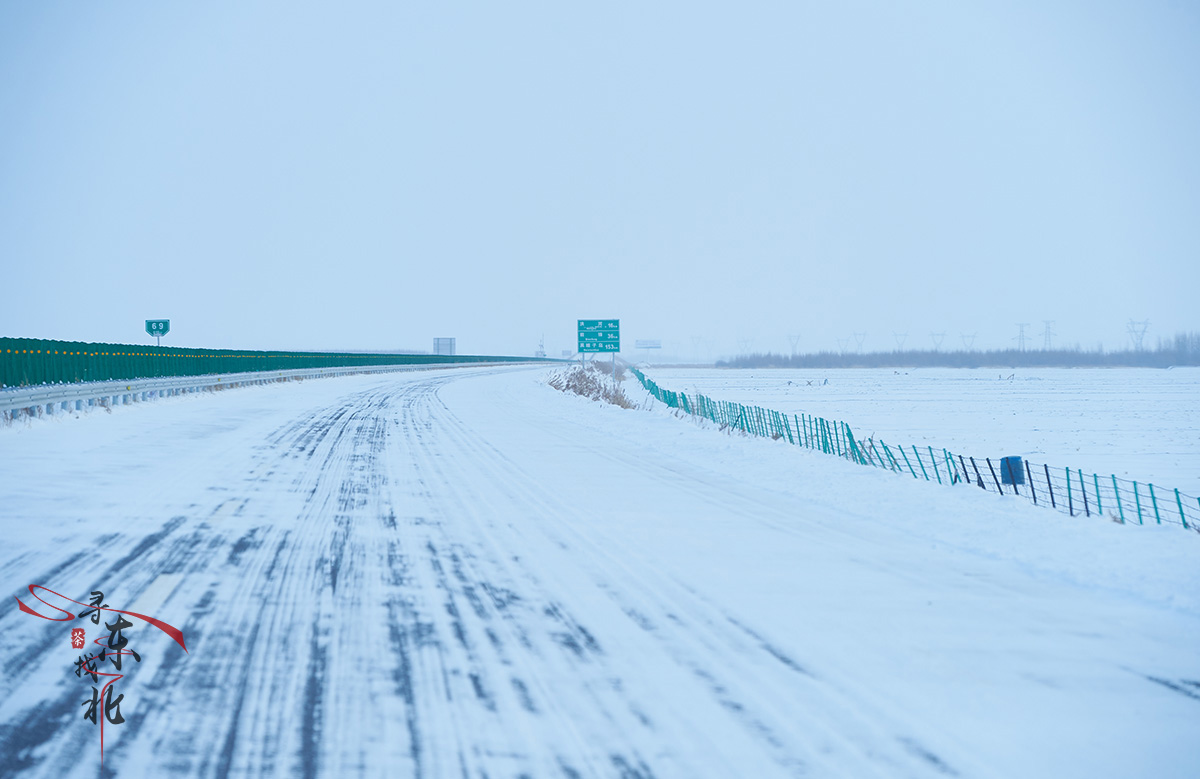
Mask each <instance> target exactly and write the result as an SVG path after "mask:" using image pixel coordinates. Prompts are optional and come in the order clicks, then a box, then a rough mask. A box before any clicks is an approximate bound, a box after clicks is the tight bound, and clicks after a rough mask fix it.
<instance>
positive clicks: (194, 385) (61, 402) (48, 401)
mask: <svg viewBox="0 0 1200 779" xmlns="http://www.w3.org/2000/svg"><path fill="white" fill-rule="evenodd" d="M529 364H530V363H525V362H467V363H434V364H424V365H373V366H359V367H346V368H297V369H294V370H286V371H249V372H246V373H217V374H210V375H207V376H172V377H169V378H157V379H132V380H127V381H93V382H79V383H76V384H39V385H37V386H34V387H12V388H8V389H2V390H0V412H3V414H4V416H5V417H7V418H8V419H10V420H11V419H13V418H15V417H16V416H18V415H19V414H20V413H21V412H22V411H24V412H25V413H27V414H29V415H30V416H36V415H37V414H38V412H39V410H41V411H44V413H46V414H55V413H58V412H60V411H70V410H71V408H72V406H73V407H74V410H75V411H82V410H83V409H84V407H85V406H87V407H95V406H97V405H101V406H103V405H112V406H122V405H129V404H130V403H140V402H143V401H147V400H153V399H155V398H161V397H169V396H174V395H183V394H186V393H191V392H200V391H202V390H206V389H211V390H216V389H231V388H233V387H244V386H249V385H256V384H267V383H270V382H276V381H288V380H291V379H319V378H325V377H329V376H347V375H350V374H354V373H395V372H401V371H420V370H437V369H445V368H476V367H483V366H493V365H529Z"/></svg>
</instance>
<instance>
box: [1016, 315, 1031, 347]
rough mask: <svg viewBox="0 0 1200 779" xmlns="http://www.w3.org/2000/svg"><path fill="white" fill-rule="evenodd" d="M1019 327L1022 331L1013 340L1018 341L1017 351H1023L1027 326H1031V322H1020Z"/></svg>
mask: <svg viewBox="0 0 1200 779" xmlns="http://www.w3.org/2000/svg"><path fill="white" fill-rule="evenodd" d="M1017 327H1018V328H1020V331H1019V332H1018V333H1017V337H1016V338H1014V339H1013V340H1014V341H1016V342H1017V351H1018V352H1023V351H1025V328H1027V327H1029V323H1028V322H1018V323H1017Z"/></svg>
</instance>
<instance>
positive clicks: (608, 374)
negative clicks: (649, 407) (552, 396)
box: [546, 363, 636, 408]
mask: <svg viewBox="0 0 1200 779" xmlns="http://www.w3.org/2000/svg"><path fill="white" fill-rule="evenodd" d="M622 374H624V370H623V369H618V371H617V384H616V386H614V384H613V380H612V370H611V369H610V368H609V367H608V366H607V365H605V366H603V368H599V367H597V364H596V363H592V364H589V365H588V366H587V367H586V368H582V367H580V366H578V365H573V366H571V367H570V368H565V369H563V370H561V371H556V372H555V373H553V374H551V376H550V378H549V379H547V380H546V383H547V384H549V385H550V386H551V387H554V389H556V390H559V391H561V392H573V393H575V394H576V395H582V396H583V397H585V398H591V399H592V400H602V401H604V402H605V403H611V404H613V405H614V406H620V407H621V408H635V407H636V406H635V404H634V402H633V401H632V400H630V399H629V397H628V396H626V394H625V390H623V389H621V386H620V381H621V379H622V378H624V376H623V375H622Z"/></svg>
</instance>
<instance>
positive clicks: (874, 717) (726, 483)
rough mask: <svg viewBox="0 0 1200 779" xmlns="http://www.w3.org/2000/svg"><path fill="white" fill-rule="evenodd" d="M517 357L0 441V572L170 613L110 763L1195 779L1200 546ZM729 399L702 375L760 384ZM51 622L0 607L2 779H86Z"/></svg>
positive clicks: (10, 578) (294, 389) (59, 637)
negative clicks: (639, 399)
mask: <svg viewBox="0 0 1200 779" xmlns="http://www.w3.org/2000/svg"><path fill="white" fill-rule="evenodd" d="M668 373H669V372H667V371H658V370H655V371H653V372H652V376H653V377H654V378H656V379H657V380H659V381H660V382H661V383H662V384H663V385H664V386H668V387H672V388H677V389H689V390H690V389H694V388H696V387H695V386H689V385H688V383H687V382H685V381H683V380H682V379H681V380H678V381H675V380H674V379H673V377H672V376H670V375H668ZM732 375H735V376H736V375H737V374H732ZM768 375H769V376H770V377H772V380H774V378H775V377H776V376H777V374H768ZM827 375H830V378H831V383H830V385H829V386H828V387H823V388H822V389H821V390H813V394H812V397H813V398H817V397H820V396H819V395H817V394H816V392H818V391H830V389H831V388H836V387H837V386H838V383H837V378H838V377H836V376H833V375H832V374H827ZM544 377H545V371H544V369H533V370H530V369H513V368H481V369H475V368H471V369H457V370H450V371H438V372H428V373H421V374H400V375H387V376H369V377H368V376H356V377H346V378H337V379H324V380H320V381H310V382H303V383H292V384H280V385H271V386H266V387H254V388H248V389H241V390H235V391H228V392H221V393H214V394H211V395H197V396H189V397H183V398H169V399H165V400H160V401H155V402H152V403H146V404H140V405H138V406H135V407H129V408H118V409H116V410H115V411H113V412H112V413H103V412H93V413H91V414H86V415H82V416H80V417H78V418H76V417H74V416H60V417H55V418H52V419H42V420H34V421H32V422H28V423H22V424H18V425H15V426H13V427H10V428H0V473H3V474H4V476H3V480H2V481H0V523H2V524H0V526H2V527H3V528H4V531H5V541H4V545H3V547H2V548H0V585H2V586H0V591H3V592H4V593H8V594H11V595H16V596H21V598H22V600H23V601H24V602H26V603H29V604H31V605H34V606H37V605H38V604H37V603H36V602H35V601H34V600H33V599H32V598H31V597H30V596H29V595H28V592H27V589H26V588H27V586H28V585H30V584H42V585H45V586H47V587H51V588H53V589H55V590H57V591H58V592H61V593H63V594H66V595H68V596H69V597H72V598H74V599H77V600H81V601H86V600H87V599H88V594H89V593H90V592H91V591H93V590H101V591H103V592H104V595H105V598H106V601H107V602H108V603H109V604H111V605H112V607H114V608H125V609H130V610H133V611H138V612H140V613H147V614H151V615H153V616H156V617H158V618H160V619H162V620H165V621H166V622H168V623H170V624H173V625H176V626H179V627H181V628H182V629H183V631H184V635H185V638H186V641H187V649H188V652H187V654H184V653H183V652H182V650H180V649H179V648H178V647H177V646H176V645H175V644H173V643H172V642H171V641H170V639H169V638H167V637H166V636H165V635H164V634H162V633H160V632H158V631H157V630H154V629H152V628H150V627H149V626H148V625H146V624H145V623H142V622H138V623H137V624H136V625H135V626H134V627H133V628H131V629H129V630H128V631H127V635H128V637H129V638H130V641H131V645H132V646H133V647H134V648H135V649H137V651H139V653H140V654H141V658H142V659H141V662H140V663H137V664H134V663H131V661H130V660H129V659H128V658H127V659H126V663H127V664H128V665H127V667H126V669H125V672H126V673H127V676H126V678H124V679H122V680H121V682H119V684H120V690H121V692H122V693H123V694H124V695H125V699H124V702H123V703H122V704H121V711H122V714H123V716H124V717H125V718H126V722H125V723H123V724H121V725H108V726H107V727H106V729H105V764H104V767H105V769H106V772H107V773H110V774H111V775H115V776H187V777H217V776H327V777H344V776H420V777H460V776H469V777H482V776H488V777H516V776H531V777H585V776H586V777H591V776H598V777H650V776H654V777H799V776H804V777H859V776H875V777H945V776H962V777H1014V776H1020V777H1075V776H1078V777H1128V776H1154V777H1195V776H1197V775H1200V740H1197V738H1196V725H1197V722H1200V652H1198V651H1197V648H1198V647H1200V565H1198V562H1200V536H1198V535H1197V534H1195V533H1188V532H1184V531H1182V530H1180V529H1179V528H1177V527H1165V526H1164V527H1155V526H1152V525H1148V526H1145V527H1130V526H1122V525H1117V524H1114V523H1111V522H1108V521H1104V520H1101V519H1099V518H1095V517H1093V518H1090V519H1085V518H1081V517H1076V518H1071V517H1067V516H1065V515H1062V514H1058V513H1055V512H1052V511H1045V510H1042V509H1040V508H1036V507H1034V506H1032V505H1029V504H1027V503H1025V502H1024V501H1018V500H1011V499H1005V498H1000V497H997V496H995V495H991V494H987V493H984V492H982V491H980V490H951V489H937V488H936V487H930V486H929V485H927V484H925V483H924V482H920V483H918V482H915V481H913V480H904V479H899V478H896V477H895V476H894V475H892V474H889V473H886V472H883V471H878V470H875V469H870V468H862V467H859V466H855V465H852V464H850V463H848V462H845V461H842V460H839V459H837V458H833V457H828V456H825V455H821V454H817V453H814V452H810V451H807V450H803V449H800V448H798V447H792V446H787V445H786V444H782V443H780V442H776V441H770V440H767V439H756V438H747V437H740V436H730V435H725V434H721V433H718V432H716V431H715V430H713V429H711V427H710V428H704V427H701V426H699V425H695V424H690V423H689V422H687V421H684V420H681V419H678V418H674V417H672V416H671V415H669V414H667V413H665V412H663V411H662V410H661V409H639V410H622V409H618V408H615V407H613V406H606V405H601V404H598V403H594V402H590V401H587V400H584V399H582V398H578V397H574V396H567V395H564V394H562V393H559V392H556V391H554V390H552V389H550V388H549V387H547V386H545V384H544V383H543V381H544ZM822 377H823V376H822ZM630 381H631V382H632V380H630ZM760 381H761V380H760ZM784 381H785V382H786V379H785V380H784ZM881 381H882V379H881ZM783 386H787V385H786V383H784V385H783ZM699 388H700V389H702V390H706V391H712V389H713V388H712V387H705V386H701V387H699ZM630 389H631V394H636V393H633V392H632V389H633V388H632V387H631V388H630ZM749 391H751V390H750V389H746V390H743V391H742V394H740V395H734V394H730V395H728V397H731V398H736V399H739V400H744V401H747V400H748V401H754V402H757V403H759V404H760V405H764V406H776V407H779V406H780V405H781V403H780V400H782V399H786V398H788V397H790V394H789V393H790V392H791V389H790V388H789V390H788V391H784V390H783V389H781V388H776V389H774V390H773V391H774V392H775V395H774V396H773V397H772V396H769V393H768V392H763V393H762V394H761V395H750V396H747V395H746V394H745V393H746V392H749ZM713 394H716V393H715V392H714V393H713ZM897 394H900V393H897ZM796 397H797V398H801V397H805V396H801V395H800V393H799V390H797V391H796ZM1176 402H1177V403H1182V401H1181V400H1179V401H1176ZM910 403H913V404H915V405H919V404H920V399H919V398H914V399H912V400H910ZM800 405H801V404H799V403H798V404H797V408H799V407H800ZM859 407H860V408H862V409H864V410H867V409H868V403H867V401H866V399H865V392H864V393H863V397H862V400H861V402H860V404H859ZM803 408H804V409H805V410H807V411H809V412H811V413H824V414H828V415H830V416H835V415H836V416H840V417H842V418H845V419H846V420H847V421H850V422H851V423H852V424H853V423H854V422H855V420H856V418H857V417H858V416H859V415H858V413H857V411H856V410H855V409H853V408H848V407H846V406H845V404H839V405H838V406H837V407H836V408H835V407H833V406H829V407H826V408H822V407H820V406H815V405H812V404H809V403H808V402H807V400H805V402H804V403H803ZM835 411H836V412H837V413H836V414H835ZM923 413H925V418H926V419H927V420H936V419H937V418H938V414H937V413H936V412H923ZM881 418H882V419H883V421H886V415H883V414H881ZM946 418H948V419H949V418H951V417H949V416H947V417H946ZM1193 420H1194V417H1193ZM860 424H862V425H869V422H868V421H867V420H866V419H863V420H862V422H861V423H860ZM996 427H999V426H996ZM1075 427H1076V428H1077V429H1084V428H1085V421H1084V420H1083V418H1081V421H1080V422H1079V423H1077V424H1076V425H1075ZM914 429H915V428H914ZM864 432H867V433H869V432H870V431H869V430H867V431H864ZM899 432H900V431H899V430H897V433H899ZM929 434H930V435H933V434H934V433H933V432H930V433H929ZM945 443H947V444H952V443H953V441H945ZM1001 444H1006V445H1007V442H1006V441H999V442H997V444H996V445H997V446H999V445H1001ZM966 448H967V447H964V449H966ZM1003 453H1005V454H1007V453H1009V452H1008V451H1004V452H1003ZM1046 456H1047V459H1051V455H1050V453H1049V452H1047V455H1046ZM1084 465H1085V466H1086V463H1084ZM1181 486H1182V485H1181ZM46 612H48V610H47V609H45V608H44V607H43V613H46ZM105 619H106V620H107V619H108V617H107V616H106V617H105ZM84 624H85V625H86V626H87V628H88V630H89V633H88V638H89V640H90V639H92V638H93V632H92V626H91V623H90V622H87V623H84ZM76 626H82V625H81V620H74V621H72V622H71V623H69V624H64V623H61V622H47V621H43V620H40V619H37V618H36V617H32V616H30V615H28V614H24V613H21V612H20V611H19V610H18V608H17V605H16V601H15V600H14V599H13V598H8V599H0V691H2V693H3V694H2V695H0V758H2V759H0V775H3V776H21V777H55V779H57V778H58V777H62V776H92V775H96V771H97V765H98V763H99V734H98V730H99V728H98V726H95V725H92V724H91V723H89V722H87V721H85V720H84V719H83V713H84V707H82V706H81V703H82V702H83V701H84V700H85V693H86V695H87V696H88V697H90V687H91V685H90V683H89V682H88V681H86V680H81V679H79V678H77V677H76V676H75V674H74V671H73V667H72V663H73V661H74V660H75V659H76V657H77V656H78V655H79V651H77V650H73V649H72V648H71V646H70V643H69V630H68V628H69V627H76ZM103 633H104V635H107V631H103Z"/></svg>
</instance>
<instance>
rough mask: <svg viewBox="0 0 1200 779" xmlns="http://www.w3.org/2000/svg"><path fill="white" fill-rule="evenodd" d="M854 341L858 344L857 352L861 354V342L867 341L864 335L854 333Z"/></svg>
mask: <svg viewBox="0 0 1200 779" xmlns="http://www.w3.org/2000/svg"><path fill="white" fill-rule="evenodd" d="M854 340H855V341H857V342H858V351H859V352H862V345H863V341H865V340H867V334H866V333H855V334H854Z"/></svg>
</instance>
